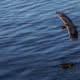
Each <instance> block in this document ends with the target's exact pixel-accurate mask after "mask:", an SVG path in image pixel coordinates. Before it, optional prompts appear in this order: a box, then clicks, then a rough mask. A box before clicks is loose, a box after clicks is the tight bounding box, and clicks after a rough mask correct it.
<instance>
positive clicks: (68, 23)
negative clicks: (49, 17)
mask: <svg viewBox="0 0 80 80" xmlns="http://www.w3.org/2000/svg"><path fill="white" fill-rule="evenodd" d="M56 15H57V16H58V17H59V18H60V19H61V20H62V22H63V23H64V26H62V27H61V26H60V28H62V29H64V28H67V30H68V34H69V38H70V40H76V39H77V37H78V36H77V30H76V27H75V25H74V24H73V22H72V20H71V19H70V18H69V17H67V16H66V15H65V14H64V13H62V12H56Z"/></svg>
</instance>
